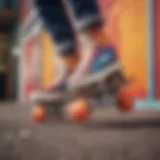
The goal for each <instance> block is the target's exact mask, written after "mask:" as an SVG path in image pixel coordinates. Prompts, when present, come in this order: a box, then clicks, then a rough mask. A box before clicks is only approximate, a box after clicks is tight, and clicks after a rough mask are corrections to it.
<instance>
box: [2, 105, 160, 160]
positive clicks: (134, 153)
mask: <svg viewBox="0 0 160 160" xmlns="http://www.w3.org/2000/svg"><path fill="white" fill-rule="evenodd" d="M29 113H30V107H29V106H23V105H20V104H15V103H8V104H7V103H6V104H1V105H0V160H160V111H151V110H144V111H134V112H132V113H129V114H122V113H119V112H117V111H115V110H106V109H102V110H101V111H98V110H97V111H95V113H94V114H93V118H92V120H91V121H90V122H88V123H87V124H83V125H75V124H69V123H65V122H61V123H60V122H53V123H51V124H46V125H40V124H35V123H34V122H32V120H31V118H30V115H29Z"/></svg>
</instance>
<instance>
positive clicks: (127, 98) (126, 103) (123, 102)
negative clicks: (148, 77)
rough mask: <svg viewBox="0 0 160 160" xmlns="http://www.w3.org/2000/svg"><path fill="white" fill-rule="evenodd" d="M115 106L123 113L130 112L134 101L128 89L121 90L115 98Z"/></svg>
mask: <svg viewBox="0 0 160 160" xmlns="http://www.w3.org/2000/svg"><path fill="white" fill-rule="evenodd" d="M117 103H118V104H117V105H118V107H119V109H120V110H121V111H122V112H123V111H124V112H127V111H131V110H132V109H133V103H134V99H133V96H132V94H131V92H130V90H129V89H127V88H126V89H122V90H121V91H120V93H119V94H118V96H117Z"/></svg>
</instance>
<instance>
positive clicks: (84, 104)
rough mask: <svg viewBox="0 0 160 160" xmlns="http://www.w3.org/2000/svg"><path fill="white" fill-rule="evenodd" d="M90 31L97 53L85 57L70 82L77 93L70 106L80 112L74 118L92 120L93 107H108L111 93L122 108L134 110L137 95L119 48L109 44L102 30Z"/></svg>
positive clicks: (76, 112)
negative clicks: (131, 85)
mask: <svg viewBox="0 0 160 160" xmlns="http://www.w3.org/2000/svg"><path fill="white" fill-rule="evenodd" d="M90 34H91V35H92V38H94V39H95V40H96V43H95V47H96V49H95V52H94V53H92V54H90V55H86V56H84V59H83V60H82V65H80V66H79V69H77V71H76V72H75V73H74V74H73V75H72V76H71V77H70V79H69V82H68V88H69V90H70V92H73V93H74V94H73V95H74V97H73V99H74V100H73V103H72V104H71V105H70V110H71V112H74V114H72V115H76V116H74V117H72V118H73V120H74V121H83V120H84V121H86V120H87V119H89V117H90V115H91V110H92V109H93V108H96V107H97V106H100V105H103V106H106V104H107V102H106V100H107V98H108V97H109V96H111V97H113V98H114V99H115V103H116V106H117V108H118V109H119V110H120V111H130V110H131V109H132V107H133V98H132V96H131V93H130V92H129V89H128V87H127V79H126V77H125V76H124V73H123V66H122V64H121V62H120V60H119V58H118V57H117V53H116V49H115V48H114V47H113V46H112V45H111V44H109V43H108V41H107V39H106V36H105V33H104V31H103V30H102V29H99V30H96V31H95V30H94V31H93V33H90ZM77 97H78V98H77ZM112 106H113V104H112ZM98 108H99V107H98Z"/></svg>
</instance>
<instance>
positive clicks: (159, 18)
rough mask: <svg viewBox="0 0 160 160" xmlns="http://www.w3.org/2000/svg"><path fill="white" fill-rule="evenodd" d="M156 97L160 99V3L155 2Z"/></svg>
mask: <svg viewBox="0 0 160 160" xmlns="http://www.w3.org/2000/svg"><path fill="white" fill-rule="evenodd" d="M155 37H156V44H155V47H156V48H155V49H156V84H157V92H156V96H157V98H158V99H160V1H159V0H155Z"/></svg>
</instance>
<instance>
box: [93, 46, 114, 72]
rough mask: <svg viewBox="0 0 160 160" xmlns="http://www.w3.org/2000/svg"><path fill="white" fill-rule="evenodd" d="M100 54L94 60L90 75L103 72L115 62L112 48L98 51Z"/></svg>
mask: <svg viewBox="0 0 160 160" xmlns="http://www.w3.org/2000/svg"><path fill="white" fill-rule="evenodd" d="M99 52H100V53H99V54H98V56H97V57H96V59H95V62H94V64H93V66H92V68H91V72H92V73H96V72H98V71H101V70H103V69H104V68H106V67H109V66H110V65H111V64H112V63H113V62H115V61H116V51H115V49H114V48H112V47H108V48H104V49H101V50H100V51H99Z"/></svg>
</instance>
